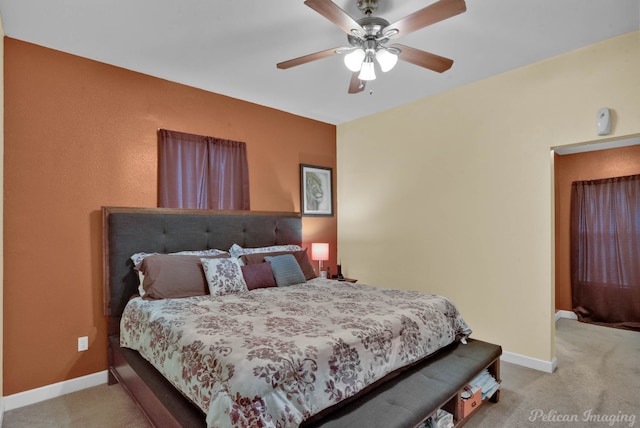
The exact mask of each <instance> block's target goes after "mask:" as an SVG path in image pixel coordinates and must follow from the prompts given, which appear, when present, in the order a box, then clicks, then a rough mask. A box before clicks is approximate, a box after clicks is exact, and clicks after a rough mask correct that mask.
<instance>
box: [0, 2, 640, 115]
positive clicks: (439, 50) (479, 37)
mask: <svg viewBox="0 0 640 428" xmlns="http://www.w3.org/2000/svg"><path fill="white" fill-rule="evenodd" d="M334 1H335V3H337V4H338V5H339V6H340V7H342V8H343V9H344V10H345V11H347V12H348V13H349V14H350V15H351V16H352V17H354V18H355V19H359V18H360V17H361V16H362V15H361V12H360V11H359V10H358V9H357V8H356V6H355V4H356V0H334ZM432 2H433V0H422V1H419V0H404V1H399V0H380V7H379V9H378V11H377V12H376V14H375V15H377V16H381V17H383V18H385V19H387V20H388V21H389V22H394V21H396V20H397V19H400V18H402V17H404V16H406V15H409V14H410V13H412V12H414V11H416V10H418V9H421V8H423V7H425V6H427V5H428V4H430V3H432ZM0 14H1V15H2V20H3V24H4V30H5V34H6V35H7V36H8V37H12V38H15V39H19V40H23V41H27V42H31V43H35V44H37V45H41V46H45V47H49V48H52V49H57V50H60V51H64V52H68V53H72V54H75V55H80V56H83V57H86V58H90V59H94V60H97V61H101V62H105V63H108V64H113V65H116V66H119V67H123V68H126V69H129V70H134V71H138V72H141V73H145V74H148V75H152V76H156V77H160V78H163V79H167V80H171V81H174V82H179V83H182V84H185V85H189V86H193V87H197V88H201V89H204V90H207V91H211V92H216V93H219V94H224V95H228V96H231V97H234V98H239V99H243V100H246V101H250V102H253V103H257V104H260V105H264V106H269V107H273V108H276V109H279V110H283V111H286V112H290V113H294V114H297V115H300V116H304V117H309V118H312V119H316V120H320V121H323V122H327V123H332V124H341V123H344V122H348V121H351V120H353V119H356V118H359V117H363V116H367V115H370V114H372V113H376V112H378V111H383V110H387V109H389V108H392V107H394V106H398V105H401V104H405V103H407V102H411V101H414V100H417V99H420V98H424V97H427V96H430V95H433V94H436V93H439V92H443V91H446V90H449V89H452V88H454V87H457V86H461V85H465V84H468V83H470V82H474V81H477V80H480V79H484V78H486V77H489V76H492V75H496V74H499V73H502V72H505V71H508V70H511V69H514V68H517V67H521V66H524V65H527V64H531V63H534V62H537V61H540V60H542V59H545V58H548V57H552V56H555V55H559V54H562V53H565V52H569V51H571V50H574V49H577V48H580V47H582V46H586V45H589V44H592V43H596V42H598V41H601V40H604V39H607V38H610V37H613V36H616V35H619V34H623V33H627V32H630V31H633V30H637V29H639V28H640V0H615V1H614V0H528V1H524V0H467V11H466V12H465V13H463V14H461V15H458V16H455V17H452V18H450V19H448V20H445V21H442V22H440V23H437V24H434V25H432V26H430V27H427V28H424V29H422V30H419V31H417V32H415V33H412V34H409V35H407V36H406V37H401V38H399V39H396V40H397V42H399V43H402V44H405V45H409V46H412V47H415V48H418V49H422V50H426V51H429V52H433V53H436V54H438V55H441V56H445V57H448V58H451V59H453V60H454V61H455V62H454V64H453V67H452V68H451V69H450V70H449V71H447V72H445V73H443V74H438V73H435V72H432V71H430V70H426V69H424V68H421V67H418V66H415V65H413V64H409V63H406V62H402V61H401V62H400V63H399V64H398V65H397V66H396V68H395V69H393V70H392V71H390V72H389V73H386V74H384V75H383V73H381V72H378V79H377V80H375V81H374V82H373V84H370V85H368V86H367V90H366V91H365V92H363V93H360V94H357V95H348V94H347V87H348V83H349V78H350V76H351V72H349V71H348V70H347V69H346V67H345V66H344V64H343V63H342V58H341V56H340V55H335V56H332V57H329V58H325V59H322V60H319V61H315V62H311V63H308V64H304V65H301V66H298V67H294V68H291V69H288V70H278V69H276V63H278V62H281V61H284V60H288V59H292V58H296V57H299V56H302V55H306V54H309V53H313V52H316V51H320V50H324V49H328V48H333V47H337V46H345V45H346V36H345V34H344V33H343V32H342V31H341V30H340V29H339V28H338V27H336V26H335V25H333V24H332V23H330V22H329V21H327V20H326V19H325V18H323V17H322V16H320V15H319V14H317V13H316V12H314V11H313V10H311V9H310V8H309V7H307V6H305V5H304V3H303V0H295V1H293V0H288V1H285V0H273V1H265V0H0ZM369 89H371V90H372V91H373V92H372V93H370V91H369Z"/></svg>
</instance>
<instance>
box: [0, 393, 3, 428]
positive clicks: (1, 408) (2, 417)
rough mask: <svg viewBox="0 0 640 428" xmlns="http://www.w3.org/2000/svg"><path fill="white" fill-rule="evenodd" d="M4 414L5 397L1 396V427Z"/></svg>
mask: <svg viewBox="0 0 640 428" xmlns="http://www.w3.org/2000/svg"><path fill="white" fill-rule="evenodd" d="M3 416H4V397H0V427H1V426H2V419H3Z"/></svg>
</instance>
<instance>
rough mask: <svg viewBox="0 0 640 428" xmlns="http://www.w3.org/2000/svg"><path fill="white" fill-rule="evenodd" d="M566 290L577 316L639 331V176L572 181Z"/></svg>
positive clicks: (594, 321)
mask: <svg viewBox="0 0 640 428" xmlns="http://www.w3.org/2000/svg"><path fill="white" fill-rule="evenodd" d="M571 293H572V303H573V310H574V312H576V314H577V315H578V319H580V320H581V321H585V322H593V323H598V324H604V325H609V326H612V327H619V328H629V329H634V330H640V175H632V176H626V177H616V178H607V179H602V180H591V181H576V182H573V183H572V188H571Z"/></svg>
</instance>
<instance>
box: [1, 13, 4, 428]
mask: <svg viewBox="0 0 640 428" xmlns="http://www.w3.org/2000/svg"><path fill="white" fill-rule="evenodd" d="M2 177H4V27H3V25H2V16H0V243H1V242H4V230H3V224H4V205H3V201H4V194H3V189H4V179H3V178H2ZM3 263H4V247H3V245H0V427H1V426H2V419H3V418H2V416H3V415H4V401H3V396H4V392H3V391H4V385H3V382H2V373H3V371H4V367H3V360H4V357H3V355H4V354H3V349H2V343H3V342H4V336H3V332H4V324H3V322H2V319H3V318H4V315H3V310H2V308H3V307H4V300H3V295H4V283H3V278H4V265H3Z"/></svg>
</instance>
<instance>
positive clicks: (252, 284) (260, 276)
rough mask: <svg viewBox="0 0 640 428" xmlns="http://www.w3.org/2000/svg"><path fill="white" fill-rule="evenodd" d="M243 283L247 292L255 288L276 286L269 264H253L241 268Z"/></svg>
mask: <svg viewBox="0 0 640 428" xmlns="http://www.w3.org/2000/svg"><path fill="white" fill-rule="evenodd" d="M241 269H242V275H243V276H244V282H246V283H247V288H248V289H249V291H251V290H255V289H256V288H269V287H275V286H276V279H275V278H274V277H273V272H272V271H271V263H269V262H264V263H254V264H251V265H245V266H242V267H241Z"/></svg>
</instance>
